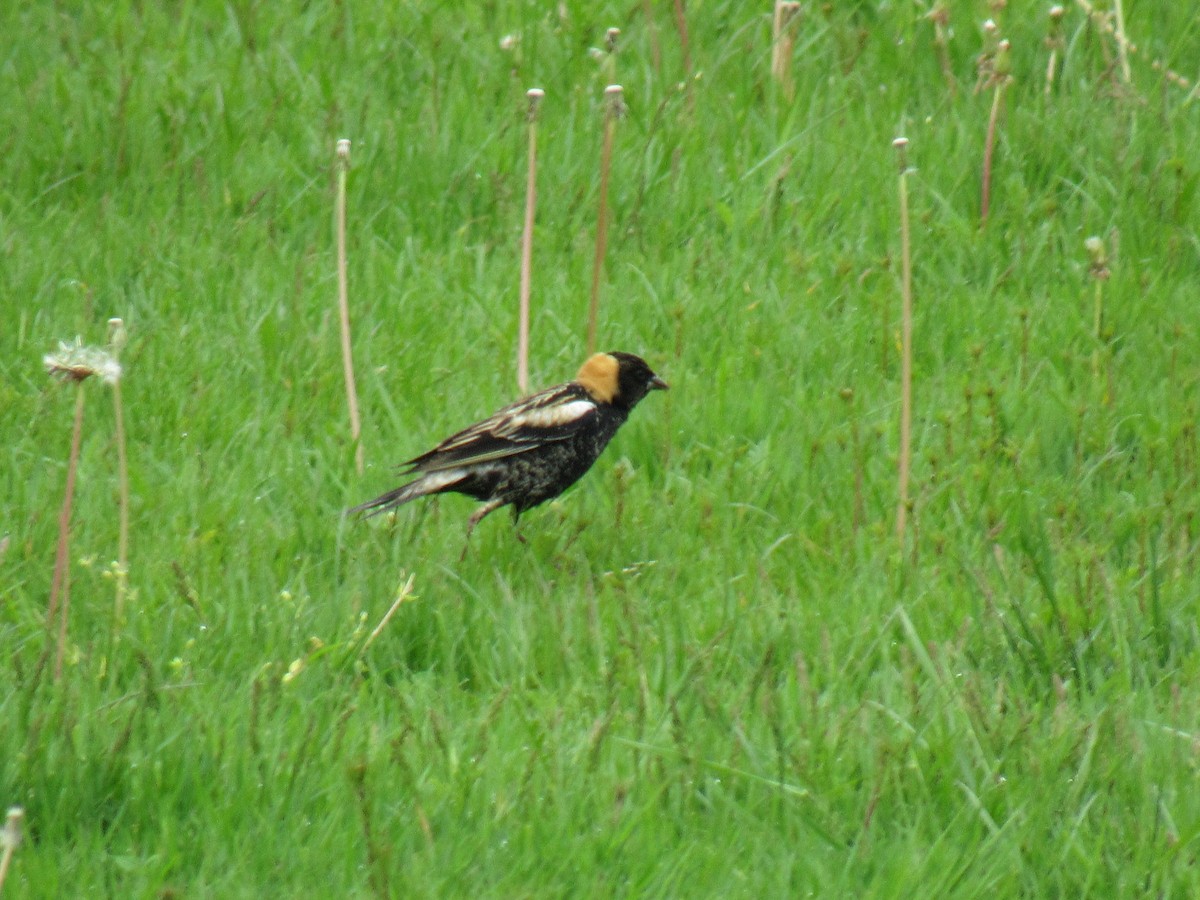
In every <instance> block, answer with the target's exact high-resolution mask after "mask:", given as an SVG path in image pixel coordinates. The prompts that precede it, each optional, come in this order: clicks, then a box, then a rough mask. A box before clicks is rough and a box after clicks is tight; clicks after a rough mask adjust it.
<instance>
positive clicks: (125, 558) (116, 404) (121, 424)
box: [108, 318, 129, 643]
mask: <svg viewBox="0 0 1200 900" xmlns="http://www.w3.org/2000/svg"><path fill="white" fill-rule="evenodd" d="M127 339H128V335H127V334H126V331H125V323H124V322H123V321H122V320H121V319H116V318H113V319H109V320H108V348H109V353H111V354H112V357H113V359H115V360H117V361H118V364H119V362H120V358H121V351H122V350H123V349H124V348H125V343H126V341H127ZM112 389H113V417H114V422H115V424H116V431H117V486H118V492H119V493H118V498H117V499H118V508H117V517H118V528H119V531H118V536H117V570H116V572H115V573H113V574H114V576H115V578H116V582H117V596H116V600H115V601H114V603H113V641H114V643H115V642H116V640H117V638H118V635H119V634H120V630H121V623H122V622H123V621H124V616H125V600H126V597H127V595H128V590H129V458H128V454H127V452H126V443H125V406H124V404H123V403H122V401H121V379H120V378H119V377H118V378H117V379H116V380H115V381H114V382H113V385H112Z"/></svg>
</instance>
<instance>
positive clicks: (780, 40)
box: [771, 0, 803, 102]
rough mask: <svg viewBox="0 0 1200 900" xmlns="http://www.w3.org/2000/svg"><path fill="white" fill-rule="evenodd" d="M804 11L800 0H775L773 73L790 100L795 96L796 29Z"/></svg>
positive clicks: (785, 95)
mask: <svg viewBox="0 0 1200 900" xmlns="http://www.w3.org/2000/svg"><path fill="white" fill-rule="evenodd" d="M802 13H803V8H802V7H801V5H800V3H799V2H798V0H775V19H774V24H773V28H772V41H771V75H772V77H774V79H775V80H776V81H777V82H778V83H779V87H780V89H781V90H782V91H783V96H784V98H785V99H787V100H788V101H789V102H790V101H791V99H792V97H794V96H795V90H796V87H795V83H794V82H793V80H792V57H793V56H794V55H795V52H796V31H797V29H798V28H799V24H800V17H801V14H802Z"/></svg>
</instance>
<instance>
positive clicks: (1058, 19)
mask: <svg viewBox="0 0 1200 900" xmlns="http://www.w3.org/2000/svg"><path fill="white" fill-rule="evenodd" d="M1064 15H1065V11H1064V10H1063V8H1062V7H1061V6H1058V5H1055V6H1052V7H1050V31H1049V34H1047V36H1046V46H1047V47H1049V48H1050V58H1049V59H1048V60H1047V61H1046V95H1047V96H1049V95H1050V91H1051V90H1053V88H1054V78H1055V76H1056V75H1057V74H1058V54H1059V52H1060V51H1062V49H1063V47H1064V46H1065V43H1064V41H1063V33H1062V20H1063V16H1064Z"/></svg>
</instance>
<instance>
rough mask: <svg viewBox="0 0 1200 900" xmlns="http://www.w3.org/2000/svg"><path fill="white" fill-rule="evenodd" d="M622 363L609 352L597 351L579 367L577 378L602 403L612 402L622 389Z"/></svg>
mask: <svg viewBox="0 0 1200 900" xmlns="http://www.w3.org/2000/svg"><path fill="white" fill-rule="evenodd" d="M620 368H621V366H620V363H618V362H617V360H616V358H615V357H612V356H609V355H608V354H607V353H597V354H595V355H594V356H592V357H590V358H589V359H588V361H587V362H585V363H584V364H583V365H582V366H580V368H579V374H578V375H576V376H575V380H576V381H578V382H579V383H580V384H581V385H583V387H584V389H585V390H586V391H587V392H588V393H589V394H591V395H592V398H593V399H595V400H597V401H598V402H600V403H612V401H613V398H614V397H616V396H617V394H618V392H619V391H620V382H619V381H618V380H617V375H618V373H619V371H620Z"/></svg>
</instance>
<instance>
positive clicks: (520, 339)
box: [517, 88, 546, 394]
mask: <svg viewBox="0 0 1200 900" xmlns="http://www.w3.org/2000/svg"><path fill="white" fill-rule="evenodd" d="M526 96H527V97H528V98H529V110H528V112H527V113H526V119H527V121H528V122H529V168H528V171H527V172H526V178H525V228H524V230H523V231H522V232H521V297H520V309H519V312H518V321H517V388H518V389H519V390H520V392H521V393H522V394H527V393H529V292H530V289H531V286H532V283H533V217H534V211H535V210H536V208H537V120H538V107H539V106H540V105H541V102H542V98H543V97H544V96H546V92H545V91H543V90H542V89H541V88H530V89H529V90H528V91H527V92H526Z"/></svg>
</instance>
